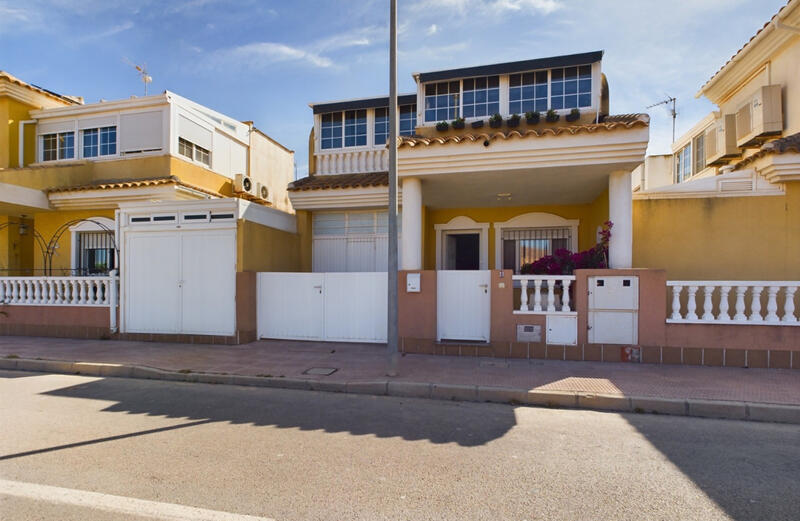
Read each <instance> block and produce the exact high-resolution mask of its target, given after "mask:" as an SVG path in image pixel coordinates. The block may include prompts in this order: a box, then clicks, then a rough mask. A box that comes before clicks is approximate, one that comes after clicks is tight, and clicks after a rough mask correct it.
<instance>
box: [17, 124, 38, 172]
mask: <svg viewBox="0 0 800 521" xmlns="http://www.w3.org/2000/svg"><path fill="white" fill-rule="evenodd" d="M31 123H36V120H35V119H26V120H24V121H20V122H19V157H17V165H18V166H19V167H20V168H23V167H24V166H25V125H30V124H31ZM37 141H38V134H37ZM35 151H36V142H34V156H36V153H35ZM33 160H34V161H36V157H34V158H33Z"/></svg>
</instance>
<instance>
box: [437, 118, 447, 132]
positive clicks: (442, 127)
mask: <svg viewBox="0 0 800 521" xmlns="http://www.w3.org/2000/svg"><path fill="white" fill-rule="evenodd" d="M448 128H450V124H449V123H448V122H447V121H440V122H439V123H437V124H436V130H438V131H439V132H446V131H447V129H448Z"/></svg>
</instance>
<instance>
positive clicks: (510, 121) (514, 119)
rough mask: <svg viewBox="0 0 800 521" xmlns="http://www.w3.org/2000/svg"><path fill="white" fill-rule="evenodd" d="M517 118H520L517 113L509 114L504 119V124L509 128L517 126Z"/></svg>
mask: <svg viewBox="0 0 800 521" xmlns="http://www.w3.org/2000/svg"><path fill="white" fill-rule="evenodd" d="M519 119H520V118H519V114H511V117H509V118H508V119H507V120H506V124H507V125H508V127H509V128H514V127H518V126H519Z"/></svg>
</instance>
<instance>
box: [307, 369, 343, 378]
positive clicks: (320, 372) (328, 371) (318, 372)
mask: <svg viewBox="0 0 800 521" xmlns="http://www.w3.org/2000/svg"><path fill="white" fill-rule="evenodd" d="M336 371H338V369H336V368H335V367H312V368H311V369H306V370H305V371H303V374H314V375H321V376H328V375H332V374H333V373H335V372H336Z"/></svg>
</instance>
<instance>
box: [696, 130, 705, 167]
mask: <svg viewBox="0 0 800 521" xmlns="http://www.w3.org/2000/svg"><path fill="white" fill-rule="evenodd" d="M705 167H706V136H705V133H701V134H700V135H699V136H697V137H696V138H694V173H693V175H697V174H699V173H700V172H702V171H703V169H705Z"/></svg>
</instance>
